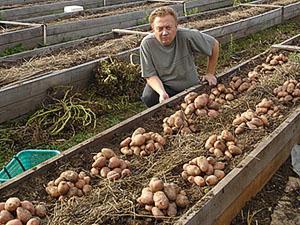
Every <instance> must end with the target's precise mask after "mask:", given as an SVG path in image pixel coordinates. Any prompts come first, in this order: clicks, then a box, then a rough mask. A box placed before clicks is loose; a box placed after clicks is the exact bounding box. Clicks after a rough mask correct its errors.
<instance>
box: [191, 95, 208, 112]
mask: <svg viewBox="0 0 300 225" xmlns="http://www.w3.org/2000/svg"><path fill="white" fill-rule="evenodd" d="M207 104H208V95H207V94H202V95H199V96H198V97H197V98H196V99H195V101H194V105H195V108H197V109H201V108H204V107H205V106H206V105H207Z"/></svg>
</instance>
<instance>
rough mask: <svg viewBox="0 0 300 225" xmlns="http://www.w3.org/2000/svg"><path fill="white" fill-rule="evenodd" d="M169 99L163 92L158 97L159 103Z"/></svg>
mask: <svg viewBox="0 0 300 225" xmlns="http://www.w3.org/2000/svg"><path fill="white" fill-rule="evenodd" d="M168 98H169V95H168V94H167V93H166V92H164V93H162V94H161V95H159V103H161V102H163V101H164V100H167V99H168Z"/></svg>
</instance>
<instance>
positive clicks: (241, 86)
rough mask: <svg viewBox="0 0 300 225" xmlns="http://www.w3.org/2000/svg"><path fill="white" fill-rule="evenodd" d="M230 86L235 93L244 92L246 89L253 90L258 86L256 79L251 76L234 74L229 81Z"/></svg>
mask: <svg viewBox="0 0 300 225" xmlns="http://www.w3.org/2000/svg"><path fill="white" fill-rule="evenodd" d="M229 86H230V87H231V89H232V90H233V93H237V92H238V93H243V92H245V91H251V90H253V89H254V88H255V87H256V80H255V79H250V78H248V77H247V78H241V77H239V76H234V77H232V78H231V81H230V82H229Z"/></svg>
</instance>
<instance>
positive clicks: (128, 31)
mask: <svg viewBox="0 0 300 225" xmlns="http://www.w3.org/2000/svg"><path fill="white" fill-rule="evenodd" d="M112 32H113V33H118V34H141V35H148V34H151V32H144V31H136V30H126V29H116V28H115V29H112Z"/></svg>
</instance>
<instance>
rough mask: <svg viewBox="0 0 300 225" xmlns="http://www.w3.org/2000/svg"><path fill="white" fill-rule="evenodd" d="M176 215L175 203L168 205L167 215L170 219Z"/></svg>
mask: <svg viewBox="0 0 300 225" xmlns="http://www.w3.org/2000/svg"><path fill="white" fill-rule="evenodd" d="M176 214H177V206H176V203H175V202H172V203H170V204H169V207H168V210H167V215H168V216H170V217H174V216H176Z"/></svg>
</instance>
